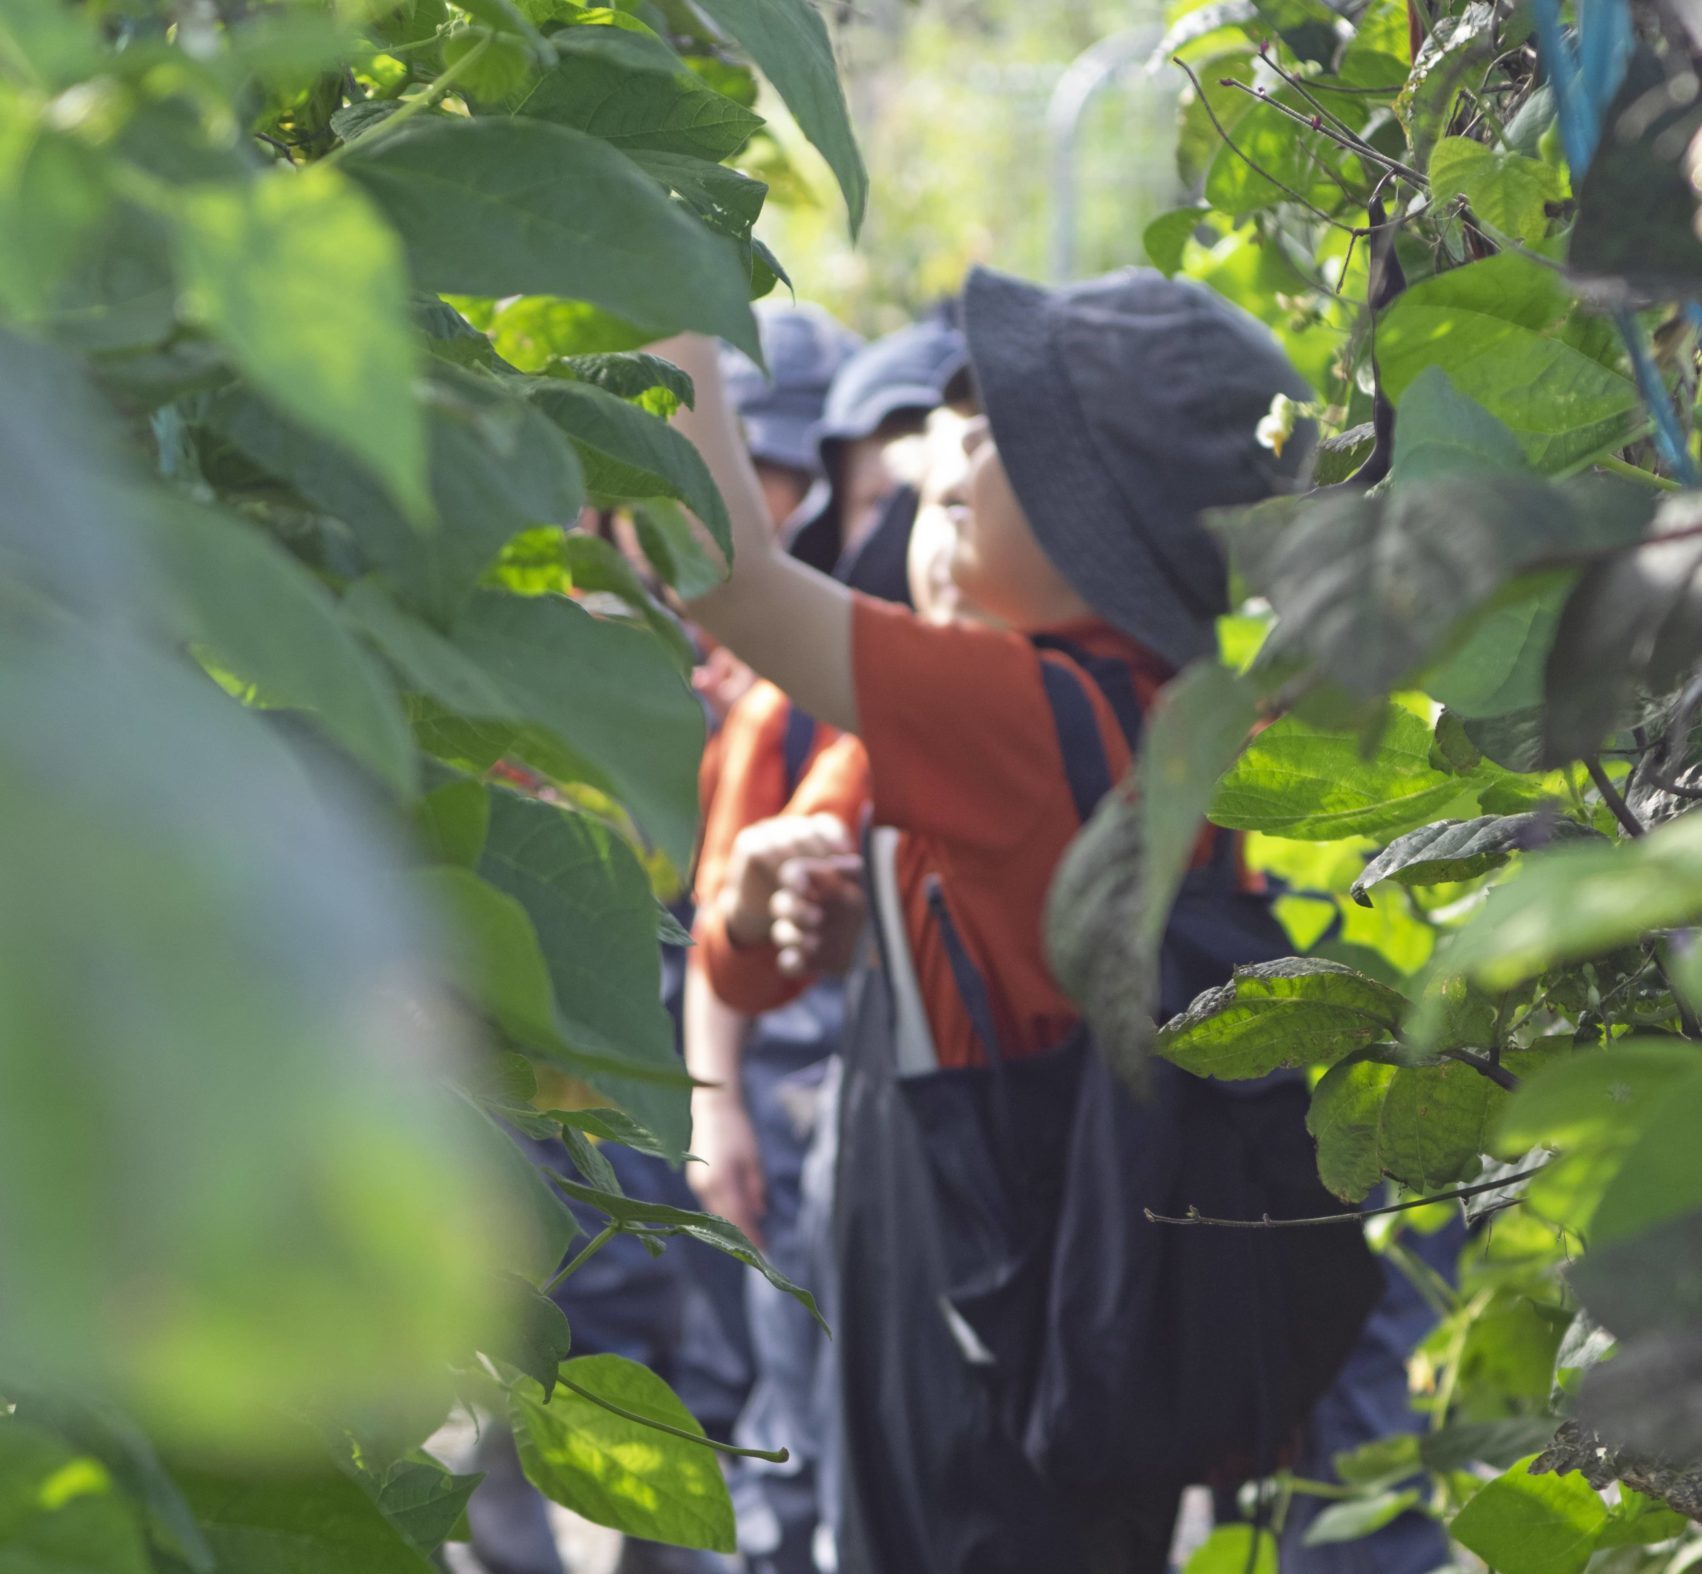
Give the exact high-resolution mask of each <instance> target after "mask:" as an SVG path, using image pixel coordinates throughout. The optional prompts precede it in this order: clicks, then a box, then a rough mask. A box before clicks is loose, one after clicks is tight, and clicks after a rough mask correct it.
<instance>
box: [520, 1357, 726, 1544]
mask: <svg viewBox="0 0 1702 1574" xmlns="http://www.w3.org/2000/svg"><path fill="white" fill-rule="evenodd" d="M561 1375H562V1379H563V1382H564V1385H565V1383H567V1382H572V1383H574V1384H576V1385H577V1386H579V1387H580V1388H583V1389H586V1390H588V1391H589V1392H591V1393H593V1394H596V1395H597V1396H599V1397H600V1398H603V1399H606V1400H608V1401H609V1403H611V1404H614V1405H617V1406H619V1407H620V1408H621V1409H622V1410H626V1411H628V1412H631V1413H633V1414H636V1415H640V1416H649V1417H654V1418H655V1419H656V1420H658V1421H660V1422H662V1423H664V1424H665V1425H667V1426H671V1427H676V1428H679V1429H680V1430H683V1431H686V1432H689V1433H692V1434H693V1435H694V1436H698V1437H701V1436H702V1435H703V1428H702V1427H701V1426H699V1425H698V1423H697V1421H696V1420H695V1419H694V1418H693V1416H692V1414H691V1412H690V1411H689V1410H687V1409H686V1407H685V1406H684V1405H682V1404H681V1403H680V1401H679V1400H678V1398H676V1397H675V1395H674V1393H673V1390H672V1389H670V1388H669V1387H668V1385H667V1384H666V1383H664V1382H663V1381H662V1379H661V1378H659V1377H658V1376H657V1375H656V1374H655V1373H654V1372H652V1371H649V1370H648V1369H646V1368H645V1367H642V1366H639V1365H638V1364H637V1363H636V1362H634V1361H628V1360H626V1359H625V1358H624V1357H622V1356H618V1355H588V1356H582V1357H580V1358H579V1359H578V1360H576V1361H568V1362H566V1363H564V1364H563V1366H562V1368H561ZM508 1406H509V1408H508V1416H509V1422H510V1424H511V1425H512V1426H513V1428H514V1440H515V1442H516V1443H517V1444H518V1445H519V1448H520V1463H521V1464H522V1465H523V1466H524V1467H525V1470H526V1476H527V1479H528V1480H530V1481H531V1483H532V1485H533V1486H535V1487H537V1489H538V1490H539V1491H540V1492H542V1493H543V1494H544V1495H545V1496H546V1497H549V1498H552V1499H554V1500H555V1501H556V1502H557V1503H562V1504H565V1505H566V1506H567V1507H568V1508H570V1509H572V1510H573V1512H574V1513H576V1514H579V1515H581V1516H583V1517H584V1518H586V1519H589V1520H591V1521H592V1522H593V1523H594V1524H598V1525H608V1526H611V1527H612V1528H613V1529H615V1530H620V1531H624V1532H626V1533H627V1534H629V1535H634V1536H642V1537H644V1538H645V1539H646V1540H662V1541H668V1542H672V1543H673V1544H674V1545H675V1546H682V1547H707V1548H709V1549H710V1550H712V1551H716V1552H731V1551H732V1550H733V1548H734V1540H733V1504H732V1499H731V1498H730V1497H729V1496H728V1495H727V1484H726V1482H725V1481H724V1480H723V1479H722V1475H721V1466H720V1464H719V1462H718V1461H717V1459H716V1456H715V1454H714V1453H712V1452H711V1451H710V1450H709V1449H708V1448H706V1447H704V1446H703V1445H702V1444H700V1443H691V1442H687V1441H686V1440H685V1439H684V1438H677V1437H671V1436H670V1435H669V1434H668V1433H666V1432H661V1431H658V1430H657V1429H656V1428H655V1427H650V1426H645V1425H644V1424H643V1423H642V1422H641V1421H629V1420H627V1419H625V1418H624V1417H622V1416H618V1415H614V1414H612V1413H611V1412H610V1411H608V1410H607V1409H605V1408H604V1407H603V1406H601V1405H598V1404H594V1403H593V1402H592V1401H590V1400H588V1399H584V1398H582V1397H581V1396H580V1395H579V1394H576V1393H574V1392H573V1391H572V1389H570V1388H568V1387H566V1386H562V1387H559V1388H557V1390H556V1392H555V1397H554V1398H553V1399H551V1400H550V1402H549V1404H547V1405H542V1404H539V1403H538V1402H537V1400H535V1399H533V1398H532V1397H531V1396H530V1395H528V1394H526V1393H525V1392H523V1391H522V1390H520V1389H518V1388H517V1389H513V1390H511V1391H510V1393H509V1400H508Z"/></svg>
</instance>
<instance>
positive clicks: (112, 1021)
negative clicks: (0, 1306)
mask: <svg viewBox="0 0 1702 1574" xmlns="http://www.w3.org/2000/svg"><path fill="white" fill-rule="evenodd" d="M0 733H3V734H4V736H6V737H7V738H8V739H10V740H12V741H11V743H10V745H9V747H8V749H7V750H6V751H5V753H4V756H3V757H0V862H4V865H5V867H6V869H7V880H6V882H5V885H4V890H3V891H0V958H3V960H0V974H3V978H0V1257H3V1258H4V1260H5V1261H6V1263H7V1273H8V1277H9V1278H12V1277H14V1276H16V1279H17V1282H20V1283H26V1284H27V1285H28V1286H29V1293H28V1294H27V1295H21V1296H13V1297H9V1298H8V1300H7V1310H6V1316H5V1318H4V1319H0V1369H6V1370H14V1371H21V1372H24V1373H26V1374H28V1375H29V1376H30V1377H31V1378H32V1379H34V1380H35V1381H36V1382H38V1383H40V1384H41V1385H42V1386H44V1387H48V1386H54V1385H66V1384H70V1385H74V1386H76V1387H78V1388H79V1389H82V1390H87V1389H90V1388H94V1389H102V1388H103V1387H104V1389H105V1390H106V1391H107V1392H110V1394H111V1395H112V1397H113V1398H114V1399H115V1400H117V1401H119V1402H121V1403H123V1404H125V1405H126V1407H127V1408H131V1409H133V1410H134V1411H135V1412H136V1414H137V1416H138V1419H139V1420H141V1421H143V1422H144V1423H146V1424H147V1425H148V1426H149V1427H150V1428H152V1429H157V1435H161V1436H164V1437H167V1438H172V1437H183V1438H189V1439H193V1440H195V1441H197V1442H199V1443H200V1444H202V1446H207V1445H209V1444H212V1445H213V1446H217V1447H219V1448H221V1449H223V1450H225V1451H227V1452H229V1453H230V1454H232V1455H233V1456H235V1457H241V1456H242V1455H253V1454H261V1455H264V1454H266V1453H268V1452H271V1451H274V1450H276V1449H279V1448H280V1447H282V1446H284V1443H283V1441H282V1439H281V1438H280V1435H279V1434H278V1433H277V1431H276V1429H275V1428H273V1427H272V1426H271V1425H270V1419H269V1418H271V1417H272V1416H274V1415H275V1412H276V1410H277V1408H278V1407H279V1406H280V1405H296V1406H308V1405H324V1406H332V1405H335V1406H336V1408H337V1410H338V1412H339V1413H340V1414H343V1415H346V1416H349V1417H351V1418H360V1417H362V1416H382V1415H383V1414H384V1413H386V1412H387V1410H388V1409H389V1407H390V1406H391V1405H392V1404H393V1403H395V1402H396V1401H397V1399H398V1398H399V1397H402V1396H405V1395H406V1394H407V1393H408V1392H409V1391H411V1390H412V1389H413V1388H415V1387H416V1386H417V1385H418V1384H420V1383H421V1382H422V1381H424V1380H425V1379H426V1378H427V1377H428V1376H429V1374H430V1373H432V1372H433V1371H436V1370H441V1368H442V1366H443V1364H444V1363H445V1362H447V1361H449V1360H451V1359H454V1358H456V1357H457V1356H463V1355H464V1353H465V1351H466V1350H467V1349H468V1348H470V1347H471V1343H472V1337H473V1332H474V1330H475V1329H476V1328H477V1327H478V1326H480V1325H481V1324H482V1323H483V1321H484V1318H485V1316H486V1309H487V1304H488V1299H489V1289H488V1284H487V1282H486V1277H485V1276H486V1275H488V1273H489V1272H490V1271H491V1269H492V1268H494V1267H495V1265H496V1263H497V1262H500V1260H501V1256H500V1254H501V1251H502V1246H503V1242H504V1241H506V1240H507V1238H508V1235H509V1227H508V1224H507V1222H506V1221H505V1219H504V1217H503V1216H502V1213H501V1208H500V1203H499V1202H498V1201H497V1193H496V1192H495V1191H494V1190H493V1189H492V1187H491V1185H490V1178H489V1176H488V1174H487V1172H486V1171H485V1170H484V1169H483V1168H482V1166H481V1164H480V1162H479V1160H478V1157H477V1155H476V1154H472V1153H470V1152H468V1151H467V1150H466V1148H465V1147H464V1145H463V1144H462V1143H461V1142H460V1140H459V1139H458V1137H457V1134H456V1132H455V1130H454V1129H453V1128H452V1125H451V1123H450V1121H449V1118H448V1114H447V1111H446V1110H445V1108H444V1098H443V1094H442V1092H441V1090H440V1088H439V1087H438V1085H437V1077H438V1076H439V1075H440V1073H441V1071H442V1070H443V1068H444V1066H445V1064H446V1060H447V1052H448V1050H449V1049H450V1047H451V1045H452V1042H453V1041H452V1040H451V1039H450V1038H449V1034H450V1033H451V1032H452V1031H453V1025H452V1024H451V1023H449V1022H446V1021H443V1020H441V1019H438V1018H435V1017H432V1018H428V1017H425V1016H424V1015H423V1014H422V1013H421V1012H420V1010H419V1009H418V1003H417V1002H418V999H419V994H418V990H419V988H420V983H421V980H422V978H423V972H422V969H421V965H420V964H421V962H422V960H423V959H425V958H427V957H429V956H430V954H431V950H432V947H431V945H430V943H429V942H428V940H427V938H426V937H425V936H423V935H422V934H420V933H419V932H418V930H417V929H416V921H415V916H414V915H413V914H412V913H411V912H410V911H409V909H408V908H406V907H405V906H404V905H402V904H401V903H399V902H397V901H395V900H394V899H393V894H394V893H393V890H392V887H391V883H390V881H389V880H388V878H387V874H386V869H385V861H384V858H385V855H384V854H383V853H382V851H381V849H380V846H379V844H377V843H376V841H375V839H374V837H373V834H372V831H371V828H370V826H368V825H366V824H364V823H361V824H360V825H359V826H358V828H357V825H356V822H355V821H354V819H353V818H352V817H351V818H348V819H345V818H344V817H343V815H342V814H341V813H340V812H338V811H336V810H335V809H334V808H333V807H332V806H333V805H334V804H335V803H336V802H337V791H336V789H337V783H336V782H334V781H331V780H324V781H318V782H314V783H312V784H311V785H310V784H309V782H308V781H307V780H306V779H305V778H304V775H303V768H302V764H301V761H300V759H299V758H298V757H297V756H296V755H294V754H292V753H291V751H289V750H288V749H287V748H286V747H285V746H284V745H283V744H282V743H281V742H279V741H278V740H277V738H276V737H274V736H273V734H272V732H271V730H270V729H269V728H268V727H267V726H266V724H265V723H264V722H263V721H262V719H261V718H260V717H258V716H257V715H255V714H254V713H252V712H247V711H244V710H242V709H241V708H240V707H239V706H237V705H236V704H235V703H234V702H233V701H232V700H230V699H229V698H228V697H226V696H225V695H224V694H222V693H221V692H220V691H219V690H218V689H217V688H216V687H215V686H214V685H213V684H211V683H210V682H209V681H207V680H206V679H205V678H204V677H202V676H201V675H200V674H198V673H196V672H194V671H193V669H192V668H190V667H189V666H188V665H187V664H185V663H182V662H181V661H177V660H168V659H166V658H164V657H162V656H157V655H150V654H149V653H148V652H147V651H146V650H145V649H143V648H141V647H139V646H135V645H131V644H127V643H123V642H120V641H119V640H118V639H117V637H116V635H115V634H109V635H107V636H106V637H105V638H104V639H101V640H91V639H89V638H87V637H79V638H78V639H76V640H74V641H53V642H49V641H48V640H46V639H43V638H28V637H26V636H25V634H24V633H23V632H22V631H21V630H20V629H19V627H18V626H17V624H16V620H13V621H12V625H11V626H9V627H8V629H7V632H6V639H5V649H4V658H3V659H0ZM67 935H74V936H75V937H76V944H75V945H74V946H67V945H66V943H65V937H66V936H67ZM213 1177H216V1184H213V1183H211V1178H213ZM481 1263H482V1264H484V1266H483V1267H481ZM125 1286H128V1287H130V1290H131V1292H132V1293H125V1294H115V1293H114V1287H125ZM144 1286H145V1287H146V1288H147V1293H146V1294H144V1293H143V1289H142V1287H144ZM256 1350H264V1351H265V1352H266V1356H265V1359H264V1360H263V1361H256V1360H255V1358H254V1352H255V1351H256Z"/></svg>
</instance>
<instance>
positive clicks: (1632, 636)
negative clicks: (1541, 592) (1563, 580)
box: [1544, 492, 1702, 762]
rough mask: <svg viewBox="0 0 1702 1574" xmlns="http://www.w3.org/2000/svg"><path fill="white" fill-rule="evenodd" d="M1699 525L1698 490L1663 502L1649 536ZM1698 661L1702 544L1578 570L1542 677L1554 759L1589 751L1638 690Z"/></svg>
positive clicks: (1657, 548)
mask: <svg viewBox="0 0 1702 1574" xmlns="http://www.w3.org/2000/svg"><path fill="white" fill-rule="evenodd" d="M1698 524H1702V493H1696V492H1684V493H1680V494H1678V495H1677V496H1675V497H1669V498H1665V499H1663V500H1662V502H1661V505H1660V507H1659V508H1658V509H1657V510H1656V513H1655V518H1654V521H1653V523H1652V524H1651V525H1650V527H1649V528H1650V534H1651V536H1654V537H1659V536H1660V535H1663V534H1666V533H1669V532H1674V533H1676V532H1680V531H1688V530H1690V529H1693V528H1695V527H1696V526H1697V525H1698ZM1699 658H1702V541H1697V540H1696V539H1693V538H1687V539H1683V540H1678V541H1673V542H1670V543H1660V542H1658V541H1652V542H1649V543H1646V544H1644V545H1641V546H1636V547H1634V548H1632V549H1631V550H1629V551H1625V552H1618V553H1615V554H1614V555H1612V556H1611V557H1608V558H1606V559H1605V560H1603V561H1601V562H1598V563H1595V564H1592V565H1591V566H1589V567H1587V568H1586V569H1585V570H1584V571H1583V573H1581V574H1580V575H1579V576H1578V581H1577V584H1576V586H1575V587H1574V588H1573V591H1572V594H1571V595H1570V596H1569V597H1568V598H1567V601H1566V607H1565V610H1564V611H1563V612H1562V613H1561V615H1560V622H1559V626H1558V627H1557V628H1556V630H1555V634H1554V642H1553V646H1552V648H1551V649H1550V651H1549V656H1548V666H1547V670H1546V673H1545V676H1544V688H1545V691H1546V692H1545V697H1546V699H1547V702H1548V704H1547V710H1546V712H1545V728H1544V737H1545V743H1546V750H1547V754H1548V757H1549V759H1551V760H1553V761H1556V762H1558V761H1563V760H1574V759H1577V758H1579V757H1581V756H1583V755H1586V754H1593V753H1594V752H1595V751H1596V750H1597V749H1598V748H1599V747H1600V745H1601V742H1602V740H1603V738H1605V737H1606V736H1607V735H1608V733H1610V732H1612V731H1613V730H1614V729H1615V727H1616V726H1617V725H1618V724H1620V723H1621V722H1622V721H1623V720H1625V719H1626V718H1627V716H1628V714H1629V712H1630V711H1631V710H1632V709H1633V706H1634V701H1635V699H1636V695H1637V691H1638V690H1639V689H1640V688H1641V689H1644V690H1648V691H1651V692H1654V693H1662V692H1664V691H1665V690H1667V689H1670V688H1672V687H1674V686H1676V685H1677V684H1678V683H1679V682H1680V681H1681V680H1682V679H1683V678H1684V677H1685V676H1686V675H1687V674H1688V673H1689V672H1690V670H1691V668H1692V667H1694V666H1695V665H1696V663H1697V660H1698V659H1699Z"/></svg>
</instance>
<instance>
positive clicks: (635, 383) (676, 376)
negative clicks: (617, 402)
mask: <svg viewBox="0 0 1702 1574" xmlns="http://www.w3.org/2000/svg"><path fill="white" fill-rule="evenodd" d="M550 371H551V372H552V373H553V374H554V375H555V376H557V377H562V376H570V377H573V378H575V379H577V380H578V381H579V382H582V383H591V384H592V385H593V386H595V387H598V388H601V389H602V390H603V391H604V392H605V393H612V394H614V395H615V397H616V398H618V399H638V398H640V397H641V396H642V395H644V394H647V393H661V394H667V395H668V396H669V397H670V398H671V399H672V401H673V403H672V406H671V407H670V408H669V409H666V410H652V411H651V413H652V414H654V415H660V416H663V417H667V416H670V415H672V414H673V413H674V410H675V409H677V408H678V407H679V406H680V405H682V404H683V405H684V406H685V407H686V408H687V409H688V410H689V409H691V407H692V402H693V399H694V397H695V395H694V393H693V390H692V385H691V378H689V377H688V376H686V374H685V373H684V372H682V371H681V370H680V369H679V367H677V366H675V365H674V363H673V362H672V361H664V360H663V359H662V357H661V356H659V355H651V354H648V353H647V352H645V351H634V350H627V351H622V352H616V353H613V354H610V353H605V354H602V355H564V356H562V357H561V359H560V360H558V361H556V362H555V363H554V364H553V365H552V366H551V367H550ZM646 408H649V406H646Z"/></svg>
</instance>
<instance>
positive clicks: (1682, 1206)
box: [1590, 1076, 1702, 1249]
mask: <svg viewBox="0 0 1702 1574" xmlns="http://www.w3.org/2000/svg"><path fill="white" fill-rule="evenodd" d="M1698 1121H1702V1077H1696V1076H1690V1077H1684V1078H1681V1079H1678V1080H1675V1081H1673V1082H1672V1083H1670V1084H1669V1085H1668V1086H1667V1088H1666V1089H1665V1091H1664V1093H1663V1095H1662V1098H1661V1100H1660V1102H1659V1103H1658V1104H1657V1105H1656V1106H1655V1107H1654V1108H1653V1109H1651V1110H1650V1112H1649V1114H1648V1116H1647V1118H1646V1119H1645V1120H1644V1121H1643V1122H1642V1124H1641V1128H1640V1129H1639V1130H1638V1132H1637V1138H1636V1142H1635V1144H1634V1145H1633V1146H1632V1147H1631V1149H1630V1151H1629V1152H1628V1153H1627V1154H1626V1155H1625V1159H1624V1162H1623V1163H1622V1164H1620V1166H1619V1168H1618V1170H1617V1171H1616V1172H1615V1173H1614V1175H1613V1178H1612V1179H1611V1180H1609V1181H1608V1183H1607V1185H1606V1187H1605V1188H1604V1189H1603V1191H1602V1196H1601V1202H1600V1203H1599V1204H1598V1205H1597V1207H1596V1211H1595V1213H1594V1214H1593V1215H1592V1217H1591V1236H1590V1241H1591V1245H1592V1246H1595V1247H1596V1248H1597V1249H1600V1247H1601V1246H1602V1245H1603V1244H1604V1243H1607V1242H1612V1241H1623V1240H1628V1239H1630V1238H1632V1237H1635V1236H1637V1235H1640V1234H1641V1233H1642V1232H1644V1231H1645V1230H1648V1229H1650V1228H1651V1227H1653V1226H1655V1225H1658V1224H1662V1223H1664V1222H1665V1221H1667V1220H1669V1219H1674V1218H1677V1217H1679V1216H1680V1215H1683V1214H1687V1213H1695V1212H1698V1211H1702V1165H1698V1164H1697V1162H1696V1132H1697V1122H1698Z"/></svg>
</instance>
